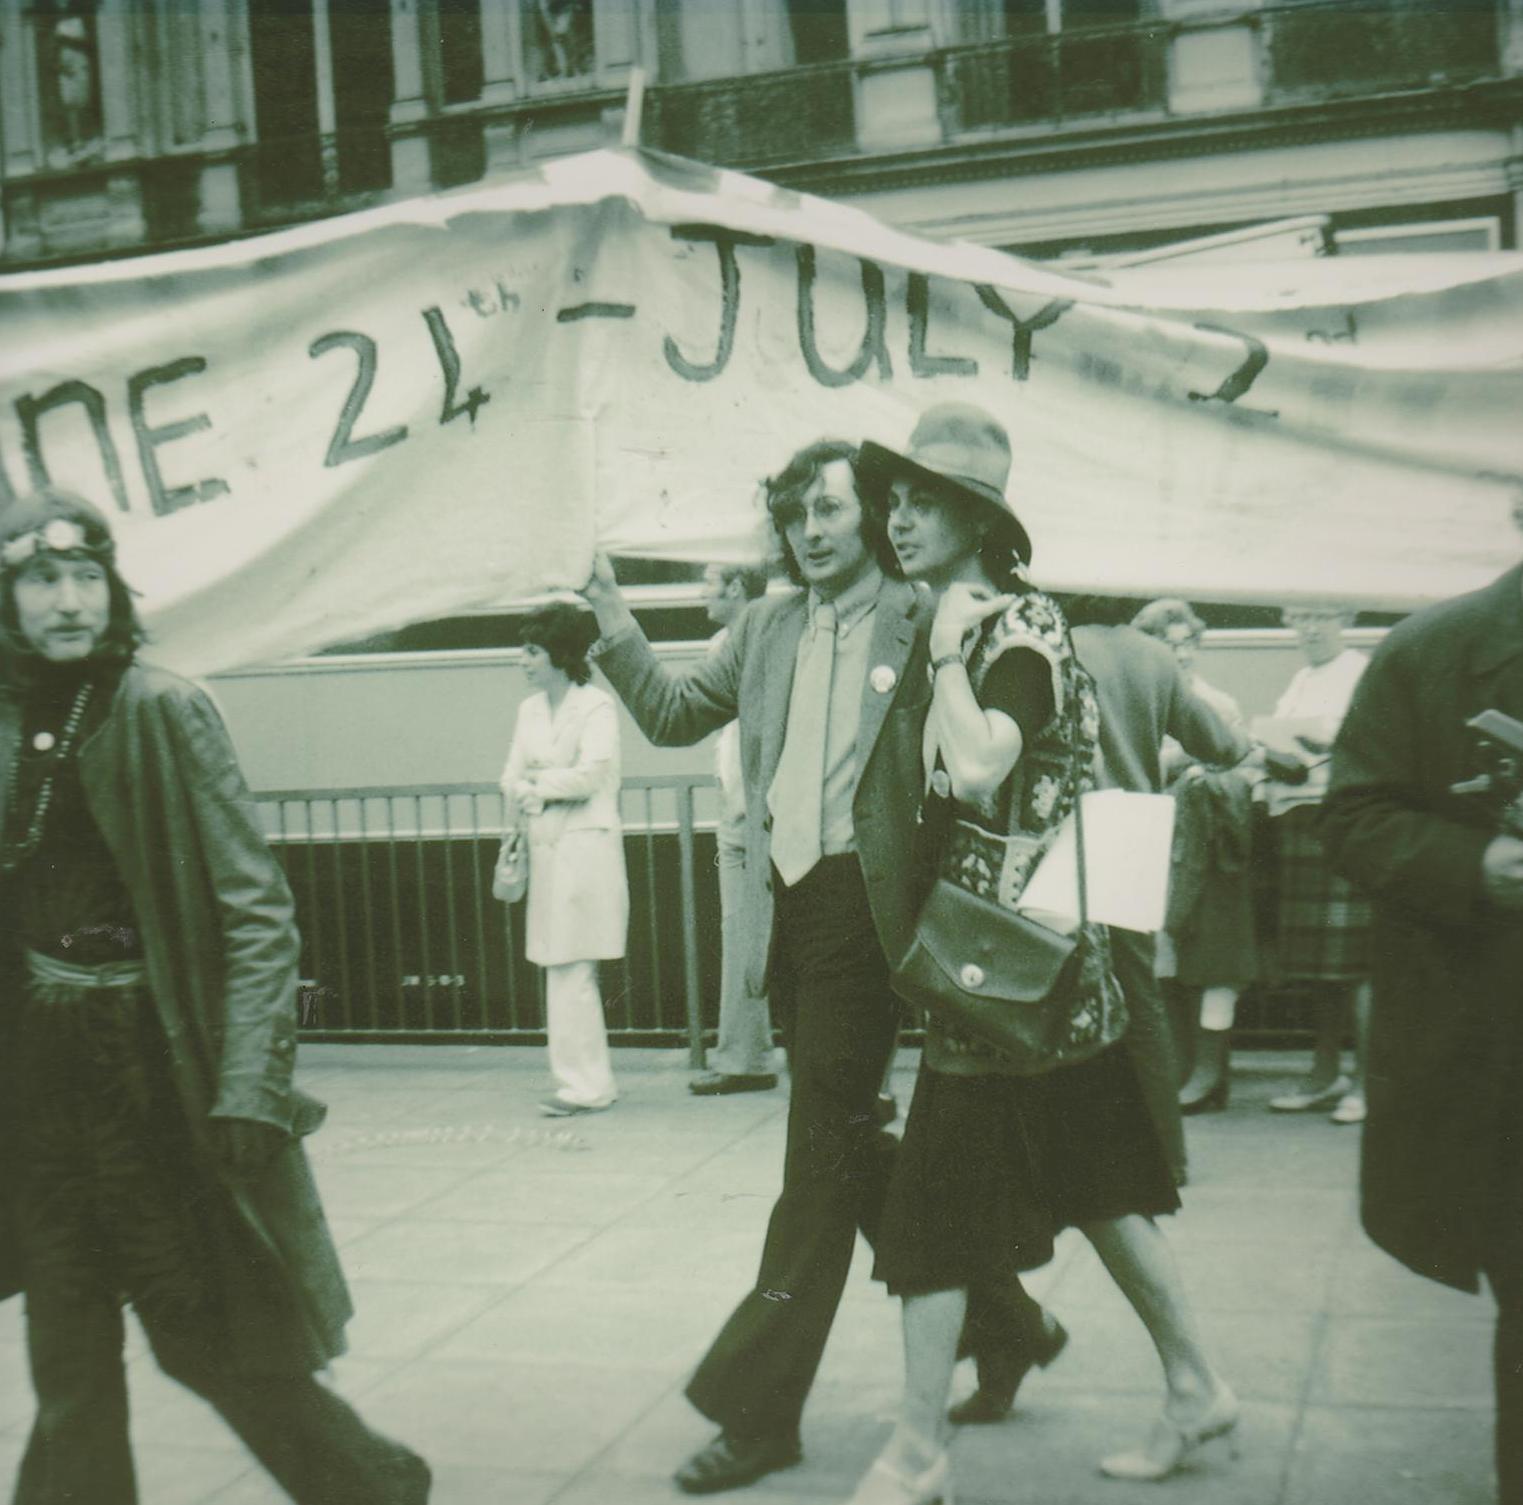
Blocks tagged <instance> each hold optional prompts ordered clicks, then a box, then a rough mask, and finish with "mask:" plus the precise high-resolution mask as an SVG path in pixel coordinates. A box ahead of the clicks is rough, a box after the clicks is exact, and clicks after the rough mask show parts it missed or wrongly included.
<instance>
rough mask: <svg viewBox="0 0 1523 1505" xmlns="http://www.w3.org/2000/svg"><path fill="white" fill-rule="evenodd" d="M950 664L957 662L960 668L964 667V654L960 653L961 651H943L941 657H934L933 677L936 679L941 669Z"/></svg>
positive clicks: (932, 661) (932, 662) (932, 665)
mask: <svg viewBox="0 0 1523 1505" xmlns="http://www.w3.org/2000/svg"><path fill="white" fill-rule="evenodd" d="M948 664H956V665H957V666H958V667H959V668H961V667H962V654H960V653H943V654H942V655H941V657H940V658H933V659H932V660H931V678H932V679H935V678H936V676H937V675H938V674H940V673H941V671H942V670H943V669H945V668H946V667H947V665H948Z"/></svg>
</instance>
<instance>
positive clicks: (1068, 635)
mask: <svg viewBox="0 0 1523 1505" xmlns="http://www.w3.org/2000/svg"><path fill="white" fill-rule="evenodd" d="M1063 641H1064V643H1065V644H1067V647H1068V662H1069V664H1070V665H1071V666H1072V670H1071V672H1070V674H1069V678H1070V679H1071V680H1073V681H1074V686H1073V693H1072V694H1071V695H1070V696H1069V697H1068V730H1069V739H1068V740H1069V743H1070V745H1071V746H1072V748H1073V757H1072V761H1071V762H1070V763H1069V767H1068V783H1069V788H1070V789H1071V790H1072V792H1073V801H1074V859H1075V866H1076V867H1077V868H1078V876H1079V928H1080V929H1081V930H1082V929H1084V928H1086V927H1087V926H1088V925H1089V871H1088V867H1087V865H1086V863H1085V858H1084V790H1083V787H1082V785H1083V780H1082V779H1081V778H1080V777H1079V740H1080V736H1081V733H1082V730H1083V724H1082V722H1081V721H1080V719H1079V694H1078V678H1079V675H1080V674H1083V673H1084V672H1085V670H1084V666H1083V665H1082V664H1081V663H1080V662H1079V650H1078V649H1077V648H1076V647H1075V646H1074V635H1073V629H1072V628H1071V627H1070V626H1069V625H1068V619H1067V618H1066V617H1065V618H1064V619H1063Z"/></svg>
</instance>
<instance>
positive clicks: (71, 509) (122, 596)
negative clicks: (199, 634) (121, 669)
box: [0, 486, 148, 682]
mask: <svg viewBox="0 0 1523 1505" xmlns="http://www.w3.org/2000/svg"><path fill="white" fill-rule="evenodd" d="M58 521H62V522H70V523H74V524H75V525H76V526H77V527H78V528H79V529H80V531H81V532H82V533H83V534H84V536H85V542H84V546H83V548H82V549H81V550H80V551H79V552H80V553H82V554H84V555H86V556H87V557H89V558H91V559H94V560H95V561H96V562H97V563H98V564H100V565H101V566H102V567H103V568H104V570H105V571H106V583H107V586H108V588H109V590H110V593H111V615H110V618H109V620H108V622H107V624H106V630H105V631H104V632H103V633H102V634H101V637H100V641H99V642H98V643H97V644H96V646H95V651H94V652H93V653H92V654H91V655H90V656H91V659H92V660H93V661H95V662H97V663H104V664H108V665H115V666H121V665H125V664H126V663H128V662H129V661H130V660H131V658H132V656H133V655H134V654H135V653H136V652H137V650H138V648H139V647H140V646H141V645H142V644H143V643H144V642H146V641H147V638H148V634H147V633H146V632H145V631H144V630H143V624H142V622H141V621H140V620H139V618H138V614H137V606H136V604H135V603H134V600H133V596H134V594H135V592H134V591H133V589H132V587H131V586H130V585H128V584H127V582H126V581H125V580H123V579H122V577H121V574H120V573H119V572H118V570H117V568H116V542H115V540H114V539H113V538H112V536H111V524H110V523H109V522H107V521H106V517H105V515H104V514H103V513H102V512H101V511H100V509H99V508H98V507H96V506H95V505H94V504H93V503H91V502H87V501H86V500H85V499H84V497H82V496H80V495H78V494H77V493H76V492H73V491H65V490H64V489H63V488H62V487H61V486H44V487H42V488H41V489H40V490H37V491H34V492H32V493H31V494H30V495H29V496H23V497H18V498H17V499H16V500H15V501H14V502H12V503H10V504H9V505H8V506H6V507H5V508H4V509H3V510H0V547H3V546H4V545H5V544H7V543H9V542H10V541H11V540H12V539H15V538H20V537H22V536H24V535H25V534H27V533H35V532H38V531H40V530H41V529H43V528H46V527H47V525H48V524H49V523H52V522H58ZM18 573H19V571H18V569H17V568H16V567H14V566H12V567H9V568H0V659H3V660H4V662H5V667H6V676H7V678H9V679H11V680H12V681H21V682H24V681H26V680H28V679H30V678H31V677H32V675H33V674H34V672H35V670H36V668H37V666H38V665H39V663H40V662H41V659H40V655H39V654H38V653H37V651H36V649H34V648H33V647H32V645H31V644H30V643H29V642H28V641H27V640H26V638H25V637H24V636H23V635H22V632H21V622H20V619H19V617H18V616H17V613H16V591H15V584H16V576H17V574H18Z"/></svg>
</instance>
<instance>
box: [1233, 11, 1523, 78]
mask: <svg viewBox="0 0 1523 1505" xmlns="http://www.w3.org/2000/svg"><path fill="white" fill-rule="evenodd" d="M1260 24H1261V25H1262V28H1263V44H1262V45H1263V47H1264V64H1265V65H1264V77H1265V79H1266V81H1267V88H1266V91H1265V92H1266V96H1267V98H1268V99H1270V100H1271V101H1276V102H1278V101H1293V100H1296V99H1301V98H1305V97H1307V96H1311V97H1315V98H1336V97H1342V96H1347V95H1354V94H1368V93H1376V92H1380V91H1383V90H1387V89H1411V88H1423V87H1434V86H1438V85H1442V84H1457V83H1467V82H1470V81H1472V80H1475V79H1480V78H1488V77H1492V76H1494V75H1496V74H1497V73H1498V72H1499V71H1500V66H1501V54H1500V36H1499V30H1498V15H1497V10H1496V7H1495V6H1494V5H1491V4H1488V3H1481V4H1477V3H1474V0H1459V3H1453V0H1354V3H1350V0H1292V3H1288V4H1279V5H1272V6H1267V7H1265V9H1264V10H1263V11H1262V12H1261V17H1260Z"/></svg>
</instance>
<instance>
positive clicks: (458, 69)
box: [438, 0, 485, 105]
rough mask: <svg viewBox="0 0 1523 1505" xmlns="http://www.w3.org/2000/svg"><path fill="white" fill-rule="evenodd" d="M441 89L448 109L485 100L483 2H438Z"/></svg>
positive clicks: (464, 0) (451, 0)
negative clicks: (483, 91)
mask: <svg viewBox="0 0 1523 1505" xmlns="http://www.w3.org/2000/svg"><path fill="white" fill-rule="evenodd" d="M438 4H439V74H440V87H441V92H442V94H443V96H444V103H445V104H447V105H458V104H465V103H467V102H468V101H470V100H473V99H480V98H481V89H482V85H483V83H484V82H485V79H484V76H483V70H482V66H481V0H438Z"/></svg>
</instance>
